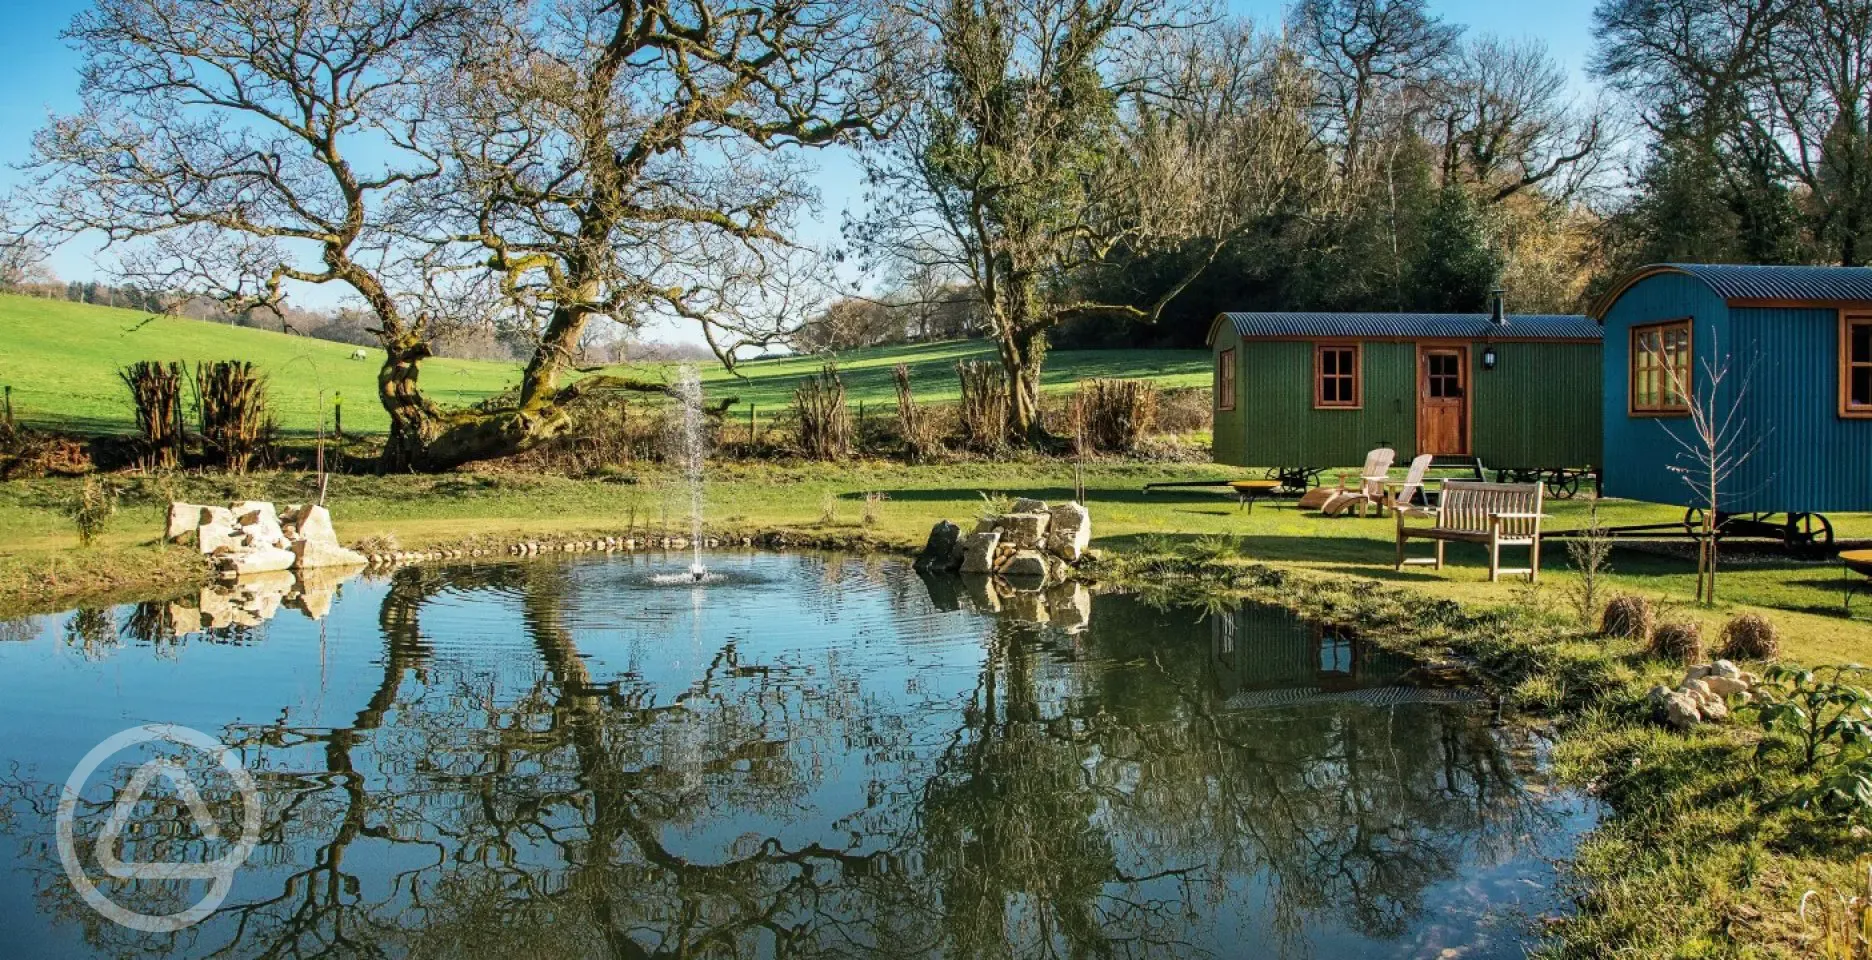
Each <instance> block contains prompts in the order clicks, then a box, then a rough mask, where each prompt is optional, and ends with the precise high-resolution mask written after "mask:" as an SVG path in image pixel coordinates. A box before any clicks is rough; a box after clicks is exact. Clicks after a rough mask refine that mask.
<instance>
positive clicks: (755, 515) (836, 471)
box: [0, 462, 1872, 662]
mask: <svg viewBox="0 0 1872 960" xmlns="http://www.w3.org/2000/svg"><path fill="white" fill-rule="evenodd" d="M1070 470H1071V468H1070V465H1068V464H1062V463H1057V462H1015V463H958V464H948V465H937V466H925V467H906V466H902V465H899V464H894V463H852V464H843V465H837V466H828V465H822V464H795V465H784V464H772V463H736V462H727V463H712V464H711V465H710V473H709V486H708V492H707V508H706V515H707V519H708V525H709V528H710V529H711V530H712V531H718V532H733V533H740V532H756V531H769V530H778V529H788V530H798V531H806V532H819V533H837V532H848V533H858V532H865V533H868V534H870V535H871V536H873V537H875V538H877V539H881V540H884V541H888V542H891V543H895V544H899V545H905V546H913V545H916V544H919V543H921V541H922V538H923V537H924V535H925V534H926V533H927V532H928V530H929V527H930V524H932V523H933V522H935V521H936V520H938V519H942V518H950V519H954V520H956V521H958V522H965V523H966V522H967V521H969V520H971V519H972V518H973V517H974V516H976V515H977V514H978V513H979V512H980V511H981V509H982V505H983V501H982V494H983V493H990V494H996V495H1029V494H1030V495H1036V496H1041V497H1044V498H1046V499H1049V500H1060V499H1066V498H1068V497H1069V496H1070V495H1071V486H1070V485H1071V473H1070ZM1229 475H1231V473H1230V471H1229V470H1228V468H1223V467H1214V466H1209V465H1194V466H1191V465H1162V464H1137V463H1113V464H1099V465H1094V466H1091V467H1089V468H1088V474H1087V492H1088V499H1089V501H1090V505H1091V508H1092V514H1093V522H1094V532H1095V534H1096V536H1097V541H1096V544H1095V545H1096V546H1099V547H1103V548H1106V549H1127V550H1132V551H1136V550H1138V549H1169V548H1172V547H1176V546H1179V545H1188V544H1189V543H1192V542H1194V541H1197V540H1199V539H1201V538H1215V537H1223V538H1227V543H1228V546H1229V550H1230V551H1231V552H1232V553H1233V554H1234V555H1238V556H1240V557H1242V558H1244V559H1250V560H1258V561H1262V562H1266V563H1269V564H1273V565H1275V566H1280V567H1287V568H1294V569H1307V570H1316V571H1321V572H1333V573H1345V574H1355V575H1358V576H1362V577H1372V578H1375V579H1378V580H1383V581H1389V582H1393V583H1397V584H1399V585H1407V586H1409V587H1411V588H1413V589H1415V590H1418V591H1420V592H1421V593H1423V594H1426V595H1429V596H1435V597H1447V598H1451V599H1456V600H1462V601H1473V602H1480V603H1495V604H1499V603H1513V604H1521V605H1535V606H1544V607H1549V608H1552V609H1555V610H1559V609H1562V608H1564V607H1566V606H1567V604H1568V603H1569V599H1568V594H1569V593H1570V592H1571V590H1572V589H1573V587H1574V585H1575V584H1576V583H1577V577H1575V576H1574V575H1573V574H1572V573H1571V571H1570V569H1569V564H1568V562H1567V554H1566V548H1565V546H1564V545H1562V544H1560V543H1552V544H1549V545H1548V546H1547V548H1546V552H1545V554H1544V555H1543V565H1544V567H1545V575H1544V576H1543V579H1542V586H1541V587H1540V588H1539V589H1538V590H1530V589H1528V588H1527V587H1525V586H1522V585H1517V584H1515V583H1512V582H1503V583H1496V584H1491V583H1489V582H1487V574H1486V569H1485V567H1484V566H1483V555H1482V552H1481V550H1480V548H1476V547H1467V546H1464V545H1451V547H1450V553H1449V557H1450V562H1451V565H1450V566H1449V567H1448V568H1447V569H1445V570H1444V571H1443V572H1441V573H1438V572H1435V571H1432V570H1429V569H1426V568H1421V567H1418V568H1406V569H1405V570H1404V571H1402V572H1398V571H1394V570H1393V569H1392V559H1393V556H1394V546H1393V544H1394V539H1393V530H1394V529H1395V527H1394V522H1393V521H1392V520H1391V519H1390V518H1389V517H1386V518H1376V517H1373V518H1369V519H1360V518H1358V517H1341V518H1322V517H1319V516H1316V515H1313V514H1310V513H1301V512H1300V511H1298V510H1296V509H1295V508H1294V507H1293V505H1292V504H1291V503H1281V502H1269V503H1263V504H1261V505H1259V506H1257V507H1256V508H1255V509H1253V510H1242V509H1240V508H1238V506H1237V505H1236V504H1235V503H1234V501H1233V500H1232V499H1230V498H1228V497H1226V496H1225V495H1223V494H1221V493H1218V492H1214V491H1209V490H1201V489H1199V490H1189V491H1160V492H1156V493H1151V494H1145V493H1143V492H1142V490H1141V488H1142V487H1143V485H1144V484H1145V483H1147V482H1150V481H1153V480H1168V479H1190V478H1199V477H1204V476H1215V477H1222V476H1229ZM118 482H120V483H122V484H124V485H125V486H126V492H125V495H124V501H123V502H124V506H123V509H122V511H121V512H120V513H119V515H118V516H117V517H116V518H115V520H114V522H113V524H112V527H111V529H110V531H109V532H108V533H107V534H106V535H105V537H104V538H103V540H102V541H101V542H100V544H99V546H97V547H94V548H92V549H91V550H89V551H75V550H74V547H75V538H74V534H73V533H72V525H71V522H70V520H68V519H67V518H66V517H65V516H64V514H63V512H62V511H63V508H64V505H65V504H66V503H68V502H69V501H70V500H71V498H72V497H73V495H74V494H75V492H76V490H77V489H78V485H77V483H76V482H75V481H70V480H44V481H26V482H14V483H10V484H5V485H0V530H4V531H6V532H7V536H6V538H5V542H4V543H3V544H0V584H5V585H8V588H7V589H0V597H6V598H10V602H8V601H6V600H0V607H8V606H12V607H15V608H17V607H19V606H20V605H21V604H22V603H23V601H24V599H25V597H26V596H27V593H28V592H30V591H27V590H26V589H25V588H24V587H23V584H25V583H27V582H30V581H32V580H33V578H34V577H35V576H36V574H34V573H33V571H35V570H45V569H51V570H58V569H68V570H74V571H75V570H78V569H80V568H81V567H82V566H83V565H84V564H86V563H87V562H93V561H88V560H87V559H86V557H87V555H89V556H91V557H95V558H99V559H98V560H97V561H95V562H97V563H105V564H106V565H108V563H107V562H106V560H107V558H110V557H113V556H137V555H138V554H136V553H134V552H131V553H125V552H124V551H126V550H130V549H131V548H134V547H136V546H137V545H139V544H148V543H151V542H152V541H153V540H154V538H155V537H156V535H157V533H158V531H159V530H160V529H161V525H162V511H163V509H164V505H165V504H166V503H167V502H168V500H169V499H171V498H172V497H176V498H182V499H189V500H193V501H197V502H218V501H226V500H235V499H245V498H248V497H257V498H263V499H273V500H278V501H281V502H290V501H297V500H303V499H306V498H308V497H309V496H310V493H309V491H310V489H311V482H310V480H309V479H308V478H307V477H306V476H304V475H301V474H283V473H272V474H257V475H254V476H250V477H245V478H240V477H175V478H173V479H164V478H151V477H122V478H118ZM867 494H878V495H881V499H875V500H873V501H872V502H870V503H869V504H867V498H866V495H867ZM685 496H686V495H685V494H684V493H683V491H682V490H681V489H680V488H679V487H678V486H677V484H676V482H675V478H674V477H673V476H671V475H669V474H666V473H663V472H659V471H655V470H645V471H643V472H640V473H637V474H628V475H623V476H618V477H610V478H607V479H604V480H573V479H566V478H562V477H542V476H534V475H507V474H471V473H458V474H445V475H441V476H400V477H362V476H360V477H351V476H338V477H334V478H333V479H332V483H331V488H330V492H329V497H328V502H329V503H330V505H331V506H332V509H333V513H334V516H335V517H336V520H337V525H338V529H339V534H340V536H342V537H344V538H346V539H349V540H356V539H360V538H363V537H366V536H375V535H391V536H394V537H396V538H397V540H398V541H399V542H400V543H401V544H402V545H403V546H404V547H406V548H415V547H422V546H426V545H433V544H443V543H452V542H457V541H463V540H467V539H471V538H476V537H482V538H488V539H499V540H504V541H511V540H513V539H518V538H522V537H550V536H554V535H565V536H570V535H572V534H576V533H599V532H607V533H609V532H622V531H623V530H624V529H625V528H626V526H627V525H629V524H632V523H633V522H634V523H635V525H636V527H637V528H638V529H639V530H642V529H644V528H646V527H647V528H650V529H653V530H654V529H657V528H659V527H661V526H662V525H664V524H665V523H667V524H669V528H670V529H672V530H677V529H680V528H682V527H683V526H684V524H685V523H686V520H685V517H686V514H685V512H684V511H685V510H686V509H687V508H686V505H685V504H686V502H687V501H686V499H685ZM1586 504H1587V501H1585V500H1573V501H1549V509H1550V512H1551V514H1552V517H1553V519H1552V520H1550V521H1549V529H1567V528H1573V527H1578V526H1582V525H1584V523H1585V516H1586V509H1587V506H1586ZM828 511H829V512H830V515H831V520H830V522H827V521H826V520H825V517H826V515H827V513H828ZM1680 513H1681V512H1680V511H1678V510H1676V509H1674V508H1670V507H1660V506H1654V505H1646V504H1636V503H1629V502H1622V501H1608V502H1607V503H1606V504H1605V505H1604V507H1603V508H1602V511H1601V516H1602V521H1603V522H1605V523H1608V524H1614V523H1644V522H1661V521H1669V520H1673V519H1676V518H1677V517H1678V516H1679V515H1680ZM867 515H869V519H870V522H869V523H868V524H867V523H866V517H867ZM1834 521H1835V523H1836V524H1837V525H1838V526H1839V527H1840V528H1841V533H1842V534H1843V535H1846V536H1861V537H1863V536H1872V516H1863V515H1859V516H1838V517H1834ZM1411 549H1412V551H1413V553H1414V554H1422V553H1424V552H1427V551H1428V550H1429V549H1430V547H1429V545H1428V544H1425V543H1417V544H1413V546H1412V548H1411ZM1739 553H1740V551H1738V554H1739ZM145 562H146V561H145V560H141V559H139V560H137V561H136V562H135V563H132V564H130V565H129V567H130V569H128V570H124V571H122V574H123V576H124V577H126V578H133V577H135V576H136V575H137V573H138V572H139V571H138V568H139V567H141V566H143V565H144V564H145ZM1512 562H1518V561H1512ZM1612 567H1613V570H1612V573H1611V575H1610V577H1609V579H1610V581H1611V588H1612V589H1614V590H1618V591H1625V592H1637V593H1643V594H1647V595H1650V596H1653V597H1657V598H1662V599H1666V600H1668V601H1671V602H1673V603H1675V604H1678V605H1679V608H1678V612H1679V613H1680V614H1681V615H1683V616H1690V617H1695V618H1698V619H1703V620H1706V621H1708V623H1709V626H1710V628H1712V629H1713V628H1715V627H1716V626H1718V625H1719V624H1720V622H1721V621H1722V620H1723V619H1724V618H1726V617H1727V616H1729V615H1731V614H1732V613H1734V612H1735V611H1737V610H1740V609H1744V608H1748V609H1757V608H1759V609H1761V610H1763V611H1765V612H1767V613H1768V614H1769V615H1770V616H1771V617H1772V618H1773V619H1775V620H1776V621H1778V622H1779V623H1780V624H1781V625H1782V627H1783V631H1784V634H1785V636H1786V638H1787V642H1788V645H1789V650H1788V654H1789V656H1791V657H1794V658H1796V659H1800V660H1805V661H1809V662H1825V661H1832V662H1840V661H1853V660H1860V659H1868V658H1872V623H1862V622H1858V621H1853V620H1848V619H1846V618H1845V617H1844V616H1842V615H1841V613H1840V596H1841V593H1840V588H1841V579H1840V571H1839V568H1838V567H1837V566H1836V565H1834V564H1830V563H1804V562H1797V561H1794V560H1790V559H1787V558H1783V557H1779V556H1772V555H1762V556H1756V557H1752V558H1741V557H1738V559H1737V560H1736V561H1735V562H1733V563H1732V564H1731V565H1730V566H1729V567H1728V568H1727V569H1726V571H1725V572H1724V573H1723V574H1722V580H1721V591H1722V597H1723V604H1722V605H1721V606H1720V607H1718V608H1717V609H1716V610H1715V611H1704V610H1701V609H1699V608H1695V607H1693V606H1691V604H1690V600H1691V591H1692V590H1693V589H1694V568H1693V565H1692V564H1691V562H1690V561H1689V560H1688V559H1687V558H1686V557H1678V556H1662V555H1659V554H1657V553H1653V552H1647V551H1641V550H1637V549H1620V550H1618V551H1616V552H1615V554H1614V556H1613V559H1612ZM67 579H71V582H72V583H75V584H83V583H85V582H86V581H85V580H84V579H83V578H82V577H78V578H75V579H74V578H67ZM61 592H62V591H61ZM44 605H45V604H44V603H40V604H36V606H41V607H43V606H44ZM1863 610H1864V613H1865V614H1866V615H1867V616H1872V598H1868V600H1867V601H1866V606H1865V607H1864V608H1863Z"/></svg>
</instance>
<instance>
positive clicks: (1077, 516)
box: [1046, 503, 1092, 563]
mask: <svg viewBox="0 0 1872 960" xmlns="http://www.w3.org/2000/svg"><path fill="white" fill-rule="evenodd" d="M1049 515H1050V516H1051V517H1052V522H1051V523H1049V524H1048V525H1047V538H1046V549H1047V552H1048V553H1050V554H1052V555H1054V556H1056V557H1059V558H1060V559H1062V560H1065V561H1067V562H1068V563H1078V562H1079V560H1080V559H1081V558H1083V557H1084V556H1085V552H1086V548H1087V547H1089V546H1091V545H1092V514H1091V513H1090V512H1088V511H1087V510H1086V508H1085V507H1084V506H1082V505H1080V504H1078V503H1062V504H1060V505H1059V506H1057V507H1054V508H1053V509H1052V510H1051V511H1050V512H1049Z"/></svg>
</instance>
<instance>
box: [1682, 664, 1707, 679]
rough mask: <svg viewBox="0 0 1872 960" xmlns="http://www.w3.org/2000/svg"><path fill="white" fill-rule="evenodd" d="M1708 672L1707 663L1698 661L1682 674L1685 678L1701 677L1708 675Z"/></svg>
mask: <svg viewBox="0 0 1872 960" xmlns="http://www.w3.org/2000/svg"><path fill="white" fill-rule="evenodd" d="M1709 672H1710V665H1709V664H1707V663H1699V664H1697V665H1696V666H1693V667H1691V668H1690V670H1689V671H1688V672H1687V673H1685V674H1684V679H1685V680H1697V679H1701V678H1703V677H1707V676H1709Z"/></svg>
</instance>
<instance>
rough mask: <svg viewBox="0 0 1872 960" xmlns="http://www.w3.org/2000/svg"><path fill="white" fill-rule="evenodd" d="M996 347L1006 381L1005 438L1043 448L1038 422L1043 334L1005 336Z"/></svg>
mask: <svg viewBox="0 0 1872 960" xmlns="http://www.w3.org/2000/svg"><path fill="white" fill-rule="evenodd" d="M1000 346H1001V369H1002V370H1004V371H1006V372H1007V381H1008V435H1009V436H1010V437H1012V438H1014V439H1015V440H1016V441H1017V442H1022V443H1025V444H1026V445H1027V446H1029V447H1039V446H1043V445H1044V444H1045V443H1046V442H1047V439H1048V437H1047V432H1046V424H1045V423H1043V422H1042V421H1041V419H1040V368H1041V366H1042V364H1044V363H1045V362H1046V348H1047V343H1046V334H1044V333H1037V334H1022V333H1014V334H1008V335H1005V336H1003V337H1001V345H1000Z"/></svg>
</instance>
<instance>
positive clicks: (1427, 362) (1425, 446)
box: [1417, 346, 1469, 457]
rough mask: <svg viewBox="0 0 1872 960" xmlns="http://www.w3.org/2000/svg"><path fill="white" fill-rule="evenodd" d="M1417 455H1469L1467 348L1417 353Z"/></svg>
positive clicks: (1425, 349) (1420, 351) (1438, 347)
mask: <svg viewBox="0 0 1872 960" xmlns="http://www.w3.org/2000/svg"><path fill="white" fill-rule="evenodd" d="M1417 452H1418V453H1420V454H1422V453H1428V454H1432V455H1434V456H1439V457H1451V456H1468V455H1469V348H1468V347H1464V346H1435V347H1432V346H1425V347H1419V348H1418V349H1417Z"/></svg>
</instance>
